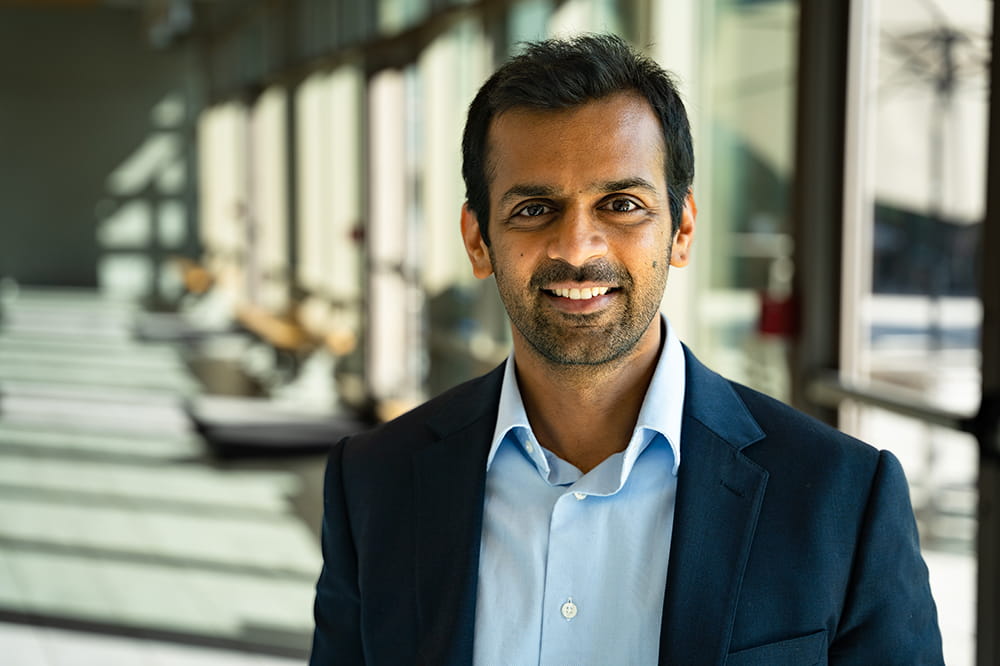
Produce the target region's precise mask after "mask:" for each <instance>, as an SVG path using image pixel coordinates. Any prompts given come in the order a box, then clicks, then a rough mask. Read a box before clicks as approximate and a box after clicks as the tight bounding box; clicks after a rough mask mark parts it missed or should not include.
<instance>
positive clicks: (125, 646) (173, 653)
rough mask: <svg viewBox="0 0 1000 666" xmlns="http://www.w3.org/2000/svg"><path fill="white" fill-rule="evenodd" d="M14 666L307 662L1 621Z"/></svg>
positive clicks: (298, 665) (290, 665) (293, 665)
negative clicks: (3, 622)
mask: <svg viewBox="0 0 1000 666" xmlns="http://www.w3.org/2000/svg"><path fill="white" fill-rule="evenodd" d="M0 646H3V647H2V654H3V663H4V664H10V665H11V666H302V665H303V664H304V663H305V660H303V659H289V658H283V657H271V656H266V655H258V654H248V653H241V652H233V651H227V650H218V649H212V648H203V647H195V646H190V645H178V644H176V643H164V642H158V641H151V640H142V639H134V638H116V637H111V636H103V635H99V634H88V633H80V632H75V631H65V630H61V629H47V628H41V627H32V626H23V625H14V624H0Z"/></svg>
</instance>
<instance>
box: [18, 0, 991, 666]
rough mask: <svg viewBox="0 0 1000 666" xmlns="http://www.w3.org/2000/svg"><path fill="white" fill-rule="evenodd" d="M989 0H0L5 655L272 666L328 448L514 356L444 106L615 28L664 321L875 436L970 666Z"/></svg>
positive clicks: (297, 581)
mask: <svg viewBox="0 0 1000 666" xmlns="http://www.w3.org/2000/svg"><path fill="white" fill-rule="evenodd" d="M992 5H993V3H992V2H990V1H989V0H948V1H947V2H945V1H944V0H851V1H850V2H840V3H830V2H824V1H823V0H707V1H705V0H703V1H695V0H564V1H558V0H371V1H368V2H355V1H352V0H284V1H282V0H0V91H2V92H0V202H2V205H0V655H3V656H2V657H0V661H2V662H3V663H5V664H14V665H17V666H21V665H27V666H35V665H44V666H57V665H58V666H61V665H63V664H73V665H77V664H102V665H104V664H140V665H144V664H150V665H157V666H165V665H178V666H190V665H194V664H204V665H206V666H208V665H211V666H222V665H251V664H252V665H272V664H273V665H279V664H280V665H292V664H303V663H304V662H305V659H306V656H307V654H308V648H309V643H310V635H311V630H312V619H311V605H312V596H313V585H314V582H315V578H316V576H317V574H318V571H319V567H320V565H321V555H320V552H319V546H318V530H319V522H320V517H321V512H322V474H323V466H324V463H325V458H324V452H325V450H326V449H327V448H328V447H329V445H330V444H331V443H332V442H334V441H336V440H337V439H338V438H339V437H340V436H342V435H343V434H346V433H349V432H353V431H356V430H359V429H361V428H364V427H368V426H369V425H371V424H374V423H377V422H379V421H380V420H384V419H387V418H390V417H392V416H394V415H396V414H398V413H400V412H401V411H402V410H405V409H407V408H409V407H410V406H412V405H415V404H417V403H419V402H420V401H422V400H424V399H426V398H427V397H429V396H432V395H434V394H436V393H438V392H440V391H441V390H443V389H445V388H447V387H448V386H451V385H452V384H454V383H456V382H458V381H461V380H463V379H466V378H469V377H472V376H474V375H476V374H479V373H481V372H484V371H486V370H488V369H490V368H492V367H493V366H494V365H496V364H497V363H499V362H501V361H502V359H503V358H504V357H505V355H506V354H507V352H508V348H509V331H508V328H507V322H506V317H505V314H504V311H503V308H502V305H501V304H500V302H499V300H498V298H497V296H496V293H495V289H494V285H493V284H492V282H490V281H484V282H479V281H477V280H475V279H474V278H473V277H472V274H471V271H470V270H469V266H468V263H467V259H466V257H465V253H464V250H463V248H462V245H461V242H460V236H459V233H458V219H459V217H458V214H459V208H460V206H461V203H462V201H463V198H464V197H463V193H464V187H463V184H462V180H461V175H460V151H459V145H460V138H461V132H462V128H463V124H464V116H465V111H466V107H467V105H468V103H469V102H470V101H471V99H472V96H473V95H474V94H475V91H476V90H477V88H478V86H479V85H480V84H481V83H482V82H483V81H484V80H485V78H486V77H487V76H488V75H489V73H490V72H491V71H492V69H493V68H494V66H495V65H496V64H497V63H499V62H500V61H502V60H503V59H505V58H506V57H507V56H508V55H509V54H510V53H513V52H516V50H517V48H518V43H519V42H522V41H525V40H533V39H538V38H544V37H547V36H554V35H569V34H573V33H576V32H580V31H611V32H615V33H618V34H620V35H622V36H624V37H625V38H627V39H628V40H629V41H630V42H632V43H633V44H634V45H636V46H637V47H638V48H639V49H641V50H643V51H645V52H647V53H648V54H649V55H650V56H652V57H653V58H655V59H656V60H658V61H659V62H660V63H662V64H663V65H664V66H665V67H667V68H668V69H670V70H672V71H674V72H675V73H676V74H677V78H678V81H679V83H680V86H681V88H682V90H683V92H684V95H685V98H686V102H687V105H688V110H689V114H690V116H691V119H692V123H693V131H694V137H695V149H696V154H697V164H698V173H697V177H696V179H695V195H696V198H697V201H698V207H699V212H700V215H699V228H698V235H697V240H696V243H695V248H694V249H695V254H694V260H693V262H692V264H691V266H690V267H688V268H686V269H684V270H675V271H672V272H671V275H670V283H669V285H668V288H667V293H666V297H665V300H664V304H663V307H664V310H665V311H666V312H667V313H668V315H669V316H670V319H671V322H672V324H673V325H674V326H675V327H676V328H677V329H678V331H679V333H680V336H681V338H682V339H683V340H684V341H685V342H686V343H687V344H688V345H689V346H690V347H691V348H692V349H693V351H694V352H695V353H696V354H697V355H698V356H699V357H700V358H701V359H702V360H703V361H706V362H707V363H708V364H709V365H710V366H712V367H714V368H715V369H717V370H719V371H720V372H722V373H724V374H726V375H728V376H730V377H732V378H734V379H737V380H739V381H742V382H744V383H747V384H749V385H751V386H754V387H756V388H759V389H761V390H763V391H765V392H768V393H770V394H772V395H775V396H777V397H778V398H781V399H783V400H786V401H789V402H791V403H792V404H795V405H796V406H797V407H799V408H801V409H804V410H806V411H809V412H811V413H813V414H814V415H816V416H818V417H820V418H823V419H824V420H827V421H829V422H831V423H835V424H837V425H839V427H841V428H843V429H845V430H846V431H848V432H850V433H852V434H854V435H856V436H858V437H860V438H862V439H865V440H866V441H869V442H871V443H872V444H874V445H876V446H878V447H880V448H886V449H890V450H892V451H893V452H895V453H896V454H897V456H899V458H900V459H901V460H902V461H903V464H904V467H905V468H906V471H907V475H908V477H909V480H910V483H911V496H912V499H913V503H914V508H915V510H916V514H917V518H918V522H919V527H920V530H921V538H922V540H923V545H924V550H925V554H926V558H927V561H928V565H929V567H930V569H931V578H932V584H933V586H934V591H935V595H936V598H937V601H938V605H939V613H940V617H941V625H942V630H943V633H944V637H945V652H946V658H947V662H948V664H955V665H965V664H973V663H979V664H996V663H1000V647H998V645H997V644H996V641H997V640H998V639H997V638H996V637H995V636H994V634H996V633H997V632H996V631H995V629H996V627H997V626H998V625H1000V519H998V518H997V516H996V515H995V513H991V512H992V511H994V508H993V507H994V506H997V503H998V502H995V501H993V500H992V499H991V498H997V500H998V501H1000V497H998V495H1000V472H998V471H997V469H998V462H997V460H998V459H1000V445H998V443H997V429H996V424H997V416H998V413H1000V409H998V408H997V407H998V406H1000V358H998V357H1000V348H998V347H1000V329H998V328H996V327H997V324H996V323H993V322H995V321H996V318H997V317H998V316H1000V307H998V305H997V300H998V295H997V292H998V288H1000V277H998V276H997V270H996V267H995V264H996V261H995V259H994V260H993V261H992V262H991V261H989V260H990V259H992V258H993V257H995V255H996V254H997V253H998V252H1000V238H998V235H997V232H996V231H993V229H996V224H995V222H996V220H995V219H994V220H993V221H994V224H993V225H989V226H988V225H985V224H984V223H983V220H984V219H986V218H990V217H995V216H996V213H988V210H987V209H990V210H991V211H992V210H993V209H994V206H992V205H989V204H988V198H989V197H988V192H992V191H993V189H992V188H988V187H987V183H988V178H996V176H995V175H994V174H995V173H996V170H995V169H994V170H990V169H988V165H989V163H990V162H991V157H992V161H993V162H996V163H997V164H1000V161H998V160H1000V148H996V149H991V148H990V145H989V140H988V136H989V134H988V132H987V130H988V125H989V116H990V113H991V110H990V80H991V76H990V62H991V51H992V43H991V34H992V25H993V17H992ZM994 134H996V133H994ZM994 153H996V154H997V155H994ZM991 250H992V252H991ZM991 271H992V272H991ZM984 327H985V328H984ZM984 330H985V331H989V333H984ZM984 387H985V389H984ZM984 390H985V393H984ZM984 395H985V396H986V397H985V398H984ZM981 498H983V501H982V502H980V499H981ZM977 600H978V603H977ZM977 624H978V626H979V630H978V631H977ZM977 640H978V648H977ZM977 649H978V654H979V657H978V660H977V657H976V655H977Z"/></svg>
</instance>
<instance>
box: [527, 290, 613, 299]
mask: <svg viewBox="0 0 1000 666" xmlns="http://www.w3.org/2000/svg"><path fill="white" fill-rule="evenodd" d="M545 291H546V293H549V294H551V295H553V296H558V297H560V298H568V299H569V300H571V301H589V300H590V299H592V298H597V297H598V296H604V295H605V294H607V293H608V292H609V291H617V290H616V289H614V288H613V287H584V288H582V289H577V288H575V287H574V288H572V289H546V290H545Z"/></svg>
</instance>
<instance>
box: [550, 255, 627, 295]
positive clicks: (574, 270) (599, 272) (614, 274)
mask: <svg viewBox="0 0 1000 666" xmlns="http://www.w3.org/2000/svg"><path fill="white" fill-rule="evenodd" d="M555 282H603V283H609V284H616V285H618V286H620V287H626V288H627V287H630V286H632V275H631V274H630V273H629V272H628V271H627V270H626V269H625V268H623V267H617V266H615V265H613V264H611V263H610V262H608V261H605V260H597V261H592V262H590V263H586V264H584V265H583V266H572V265H570V264H567V263H566V262H565V261H558V260H554V261H549V262H546V263H544V264H542V265H541V266H539V267H538V270H536V271H535V272H534V273H533V274H532V275H531V282H530V285H531V287H532V288H533V289H544V288H545V287H546V286H548V285H550V284H553V283H555Z"/></svg>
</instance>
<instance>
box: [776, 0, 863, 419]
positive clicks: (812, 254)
mask: <svg viewBox="0 0 1000 666" xmlns="http://www.w3.org/2000/svg"><path fill="white" fill-rule="evenodd" d="M851 5H852V3H851V2H829V1H828V0H801V3H800V10H799V11H800V14H799V58H798V61H799V71H798V106H797V109H796V137H795V145H796V149H795V171H794V174H795V182H794V187H793V190H792V191H793V193H794V194H793V196H794V199H793V201H792V225H793V230H794V235H795V253H794V260H795V282H794V284H795V298H796V302H797V303H798V307H799V331H798V335H797V338H796V341H795V345H794V347H793V351H792V368H791V374H792V377H791V380H792V404H793V405H795V406H796V407H798V408H799V409H801V410H803V411H805V412H808V413H810V414H812V415H813V416H815V417H817V418H820V419H822V420H824V421H827V422H828V423H836V418H837V412H836V410H834V409H830V408H827V407H823V406H820V405H816V404H815V403H811V402H810V401H809V399H808V396H807V387H808V384H809V382H810V381H811V379H812V378H813V377H815V375H816V374H817V373H818V372H820V371H823V370H832V369H838V368H839V367H840V358H839V346H840V335H839V330H840V288H841V279H840V275H841V270H840V257H841V243H842V239H841V225H842V223H843V198H842V192H843V184H844V146H845V128H846V115H845V114H846V90H847V58H848V41H849V40H848V35H849V28H850V23H849V18H850V9H851Z"/></svg>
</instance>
